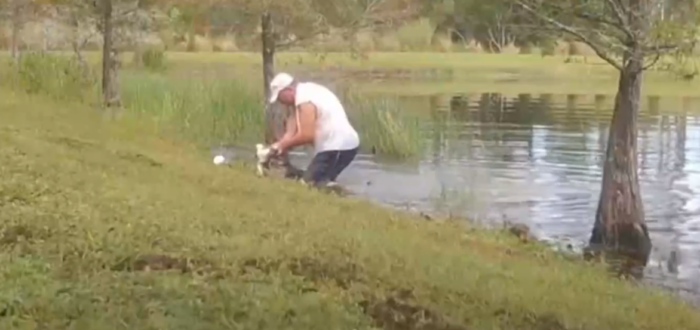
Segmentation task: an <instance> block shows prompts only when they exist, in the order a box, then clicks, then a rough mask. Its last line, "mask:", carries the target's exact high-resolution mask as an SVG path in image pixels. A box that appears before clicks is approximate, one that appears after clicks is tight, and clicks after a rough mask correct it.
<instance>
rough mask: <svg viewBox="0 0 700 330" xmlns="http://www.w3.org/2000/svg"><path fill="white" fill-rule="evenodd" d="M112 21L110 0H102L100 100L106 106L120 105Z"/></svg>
mask: <svg viewBox="0 0 700 330" xmlns="http://www.w3.org/2000/svg"><path fill="white" fill-rule="evenodd" d="M112 23H113V21H112V0H102V27H103V31H102V33H103V40H104V42H103V45H102V100H103V102H104V105H105V106H106V107H108V108H111V107H119V106H121V101H120V98H119V91H118V86H117V78H118V76H117V74H118V66H119V65H118V62H117V50H116V48H115V47H114V31H113V30H114V29H113V26H112Z"/></svg>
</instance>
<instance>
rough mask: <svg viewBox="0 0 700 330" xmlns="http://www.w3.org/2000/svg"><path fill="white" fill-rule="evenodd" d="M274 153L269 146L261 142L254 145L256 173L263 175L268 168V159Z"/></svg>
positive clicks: (269, 159)
mask: <svg viewBox="0 0 700 330" xmlns="http://www.w3.org/2000/svg"><path fill="white" fill-rule="evenodd" d="M274 155H275V152H274V151H273V150H272V148H270V147H269V146H265V145H264V144H262V143H258V144H256V145H255V156H256V158H257V159H258V163H257V166H258V175H259V176H265V174H266V173H267V170H268V169H270V161H271V160H272V157H273V156H274Z"/></svg>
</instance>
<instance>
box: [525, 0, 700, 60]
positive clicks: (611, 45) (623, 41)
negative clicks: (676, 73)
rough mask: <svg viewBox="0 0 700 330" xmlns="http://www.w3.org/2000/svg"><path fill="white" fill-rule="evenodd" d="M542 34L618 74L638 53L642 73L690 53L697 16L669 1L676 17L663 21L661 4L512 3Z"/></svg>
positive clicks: (682, 0) (692, 1) (610, 0)
mask: <svg viewBox="0 0 700 330" xmlns="http://www.w3.org/2000/svg"><path fill="white" fill-rule="evenodd" d="M513 2H514V4H516V5H518V6H519V7H520V8H522V9H523V10H525V11H526V12H528V13H529V14H530V15H531V17H533V18H534V19H535V23H537V22H540V23H543V24H542V25H543V28H544V29H548V30H550V31H551V30H554V31H562V32H565V33H566V34H568V35H570V36H572V37H574V38H575V39H577V40H579V41H581V42H584V43H586V44H588V45H589V46H591V48H593V50H594V51H595V52H596V54H598V56H600V57H601V58H602V59H604V60H605V61H607V62H608V63H610V64H611V65H613V66H614V67H615V68H617V69H622V68H623V67H624V66H625V63H626V61H627V60H628V59H629V57H630V55H631V54H632V53H634V52H638V54H637V55H638V56H641V57H642V58H643V59H644V60H645V62H646V63H645V65H644V68H648V67H650V66H651V65H653V64H655V63H656V62H657V61H658V60H659V59H660V58H661V57H662V56H664V55H667V54H676V53H687V52H690V51H691V50H692V49H693V48H694V47H695V44H696V41H697V38H698V23H700V13H698V11H697V10H695V8H696V3H697V2H698V1H697V0H676V1H672V2H671V3H673V6H675V9H676V12H678V11H679V10H680V8H681V7H683V8H688V10H684V11H683V12H684V13H682V14H679V15H674V16H668V17H665V16H663V15H660V11H659V9H660V8H661V7H660V6H664V7H663V8H666V7H665V6H668V5H667V4H666V3H665V2H660V1H647V0H587V1H575V0H563V1H544V0H513Z"/></svg>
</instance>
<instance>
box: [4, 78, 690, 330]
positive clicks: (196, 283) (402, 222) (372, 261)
mask: <svg viewBox="0 0 700 330" xmlns="http://www.w3.org/2000/svg"><path fill="white" fill-rule="evenodd" d="M0 116H1V120H0V164H1V166H0V235H1V236H0V251H1V252H0V264H2V267H0V329H8V330H9V329H91V330H100V329H122V328H123V329H187V330H196V329H253V328H255V329H274V330H278V329H305V330H309V329H319V330H327V329H376V328H384V329H508V330H514V329H517V330H529V329H532V330H545V329H546V330H553V329H567V330H573V329H587V330H605V329H610V330H613V329H614V330H624V329H635V330H645V329H649V330H652V329H653V330H657V329H658V330H666V329H674V330H682V329H699V328H700V314H698V313H696V312H695V311H693V310H692V309H691V308H690V307H687V306H684V305H683V304H682V303H680V302H678V301H676V300H675V299H672V298H670V297H667V296H665V295H662V294H660V293H653V292H650V291H646V290H642V289H639V288H635V287H633V286H632V285H630V284H627V283H625V282H622V281H618V280H609V279H608V278H607V277H606V275H605V274H604V273H603V272H602V271H601V270H600V269H596V268H593V267H587V266H583V265H580V264H578V263H577V262H572V261H567V260H565V259H564V258H563V257H560V256H557V255H555V254H553V253H550V252H547V251H545V250H544V249H542V248H541V247H537V246H534V245H526V244H519V243H517V242H516V241H515V239H511V238H510V237H508V236H505V235H502V234H498V233H493V232H487V231H483V230H479V229H474V228H469V227H467V226H463V225H459V224H454V223H441V222H425V221H419V220H418V218H417V217H413V216H409V215H405V214H401V213H398V212H395V211H391V210H387V209H383V208H380V207H376V206H373V205H371V204H370V203H368V202H365V201H360V200H354V199H340V198H338V197H333V196H330V195H325V194H322V193H318V192H313V191H308V190H307V189H306V188H304V187H301V186H299V185H298V184H294V183H281V182H279V181H272V180H266V179H260V178H257V177H255V176H254V175H253V174H252V170H250V169H244V168H243V167H234V168H227V167H214V166H213V165H211V163H210V161H209V159H208V157H200V156H202V154H201V153H198V152H197V151H196V150H194V149H193V148H190V147H188V146H187V145H185V144H182V143H175V142H172V141H171V140H167V139H165V138H162V137H158V136H155V135H153V134H151V133H149V128H148V127H144V126H140V125H139V124H137V123H134V122H133V121H130V120H126V119H124V120H119V121H116V122H115V121H113V120H110V121H107V120H104V119H103V118H102V116H100V115H99V114H97V113H95V112H94V111H91V110H88V109H85V108H82V107H80V106H65V105H63V106H62V105H59V104H55V103H49V102H48V101H42V100H39V99H30V98H29V97H27V96H25V95H22V94H11V93H8V92H0Z"/></svg>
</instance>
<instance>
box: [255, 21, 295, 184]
mask: <svg viewBox="0 0 700 330" xmlns="http://www.w3.org/2000/svg"><path fill="white" fill-rule="evenodd" d="M260 24H261V29H262V61H263V84H264V86H263V88H264V89H263V90H264V91H265V100H264V104H265V143H267V144H271V143H274V142H276V141H277V140H279V139H281V138H282V137H283V136H284V133H285V132H286V130H287V120H289V119H290V118H292V117H290V116H288V114H287V111H284V110H283V109H281V108H280V106H279V105H277V104H270V102H269V100H270V96H271V91H270V82H271V81H272V79H273V77H274V75H275V31H274V26H273V23H272V17H271V15H270V13H269V12H265V13H263V14H262V16H261V21H260ZM277 161H278V164H279V165H281V166H282V167H284V168H285V176H286V177H289V178H297V177H299V176H301V174H302V171H301V170H300V169H297V168H296V167H294V166H293V165H292V164H291V162H290V161H289V154H288V153H287V152H285V153H284V154H282V155H279V156H278V159H277Z"/></svg>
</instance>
